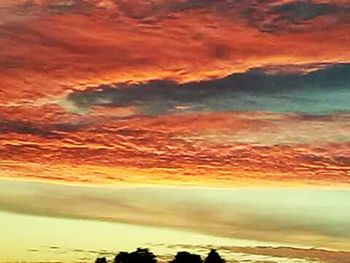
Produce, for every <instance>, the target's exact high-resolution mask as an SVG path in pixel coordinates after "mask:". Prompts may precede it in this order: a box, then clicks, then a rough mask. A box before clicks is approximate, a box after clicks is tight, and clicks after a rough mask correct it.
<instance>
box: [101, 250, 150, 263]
mask: <svg viewBox="0 0 350 263" xmlns="http://www.w3.org/2000/svg"><path fill="white" fill-rule="evenodd" d="M96 263H97V262H96ZM99 263H102V262H99ZM114 263H157V259H156V256H155V255H154V254H153V253H152V252H150V251H149V250H148V249H147V248H138V249H137V250H136V251H134V252H131V253H128V252H120V253H119V254H118V255H117V256H116V257H115V258H114Z"/></svg>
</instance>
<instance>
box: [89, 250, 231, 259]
mask: <svg viewBox="0 0 350 263" xmlns="http://www.w3.org/2000/svg"><path fill="white" fill-rule="evenodd" d="M107 262H108V260H107V258H106V257H98V258H97V259H96V261H95V263H107ZM156 262H157V256H156V255H154V254H153V253H152V252H151V251H150V250H149V249H147V248H138V249H136V250H135V251H133V252H130V253H129V252H123V251H121V252H119V253H118V254H117V255H116V256H115V258H114V260H113V263H156ZM224 262H225V259H223V258H222V257H221V256H220V255H219V253H218V252H217V251H216V250H215V249H211V250H210V252H209V253H208V255H207V257H206V258H205V259H204V260H203V259H202V257H201V256H200V255H197V254H194V253H190V252H187V251H179V252H177V254H176V255H175V257H174V258H173V259H172V260H171V261H170V262H169V263H224Z"/></svg>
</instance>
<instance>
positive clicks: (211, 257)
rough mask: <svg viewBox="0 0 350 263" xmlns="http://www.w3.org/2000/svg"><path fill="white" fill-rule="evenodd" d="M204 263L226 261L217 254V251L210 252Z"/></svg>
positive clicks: (222, 262)
mask: <svg viewBox="0 0 350 263" xmlns="http://www.w3.org/2000/svg"><path fill="white" fill-rule="evenodd" d="M204 263H225V260H224V259H223V258H222V257H221V256H220V255H219V253H218V252H216V250H215V249H212V250H210V252H209V254H208V256H207V258H206V259H205V260H204Z"/></svg>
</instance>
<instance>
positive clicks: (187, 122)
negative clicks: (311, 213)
mask: <svg viewBox="0 0 350 263" xmlns="http://www.w3.org/2000/svg"><path fill="white" fill-rule="evenodd" d="M0 7H1V11H0V12H1V17H2V19H1V21H0V50H1V51H0V70H1V75H0V83H1V84H0V110H1V113H0V131H1V134H0V147H1V151H0V156H1V161H0V167H1V172H0V175H1V176H3V177H13V178H26V179H34V180H41V179H45V180H54V181H56V180H59V181H67V182H73V183H74V182H86V181H87V182H91V183H94V182H96V183H103V182H109V183H120V182H137V183H141V184H143V183H157V184H158V183H162V182H166V184H168V183H170V184H172V183H182V182H183V183H190V184H192V183H194V184H197V182H198V181H199V184H201V185H206V184H210V185H212V184H214V185H219V184H220V185H221V184H222V183H224V184H226V183H229V184H230V185H231V186H235V185H246V184H248V185H250V184H253V185H257V184H259V185H261V184H262V185H264V184H267V185H270V184H283V185H284V184H286V185H310V184H311V185H318V186H320V185H328V184H332V185H333V184H334V185H341V186H346V185H348V184H349V182H350V181H349V173H350V170H349V169H350V168H349V156H350V152H349V151H350V147H349V143H350V137H349V134H350V133H349V131H350V121H349V115H348V111H347V110H348V108H349V104H348V103H347V101H346V98H349V89H348V87H349V82H348V81H349V67H350V66H349V65H348V64H347V63H349V60H350V49H349V37H348V36H349V35H350V27H349V15H348V14H349V8H350V7H349V5H348V3H347V2H346V1H340V0H339V1H265V2H261V3H260V2H259V4H257V1H254V0H250V1H195V0H162V1H155V0H154V1H126V0H119V1H118V0H115V1H102V0H95V1H84V0H74V1H57V0H46V1H34V0H33V1H29V0H25V1H4V0H2V1H0ZM259 72H260V73H259ZM339 72H342V74H343V75H342V79H341V80H339V81H338V80H336V78H337V74H340V73H339ZM258 73H259V74H260V75H259V76H256V75H255V74H258ZM332 74H333V75H332ZM227 76H228V77H227ZM325 78H326V79H327V81H324V79H325ZM268 81H272V83H273V84H272V85H270V86H271V87H272V86H273V87H272V88H271V87H269V86H268V85H266V84H264V82H268ZM259 83H262V85H263V87H259ZM300 83H302V85H304V88H303V89H301V88H300V87H299V85H300ZM264 85H265V86H266V87H265V86H264ZM196 86H197V87H196ZM229 86H232V88H231V89H230V88H229ZM219 93H222V94H223V95H222V96H220V95H218V94H219ZM260 94H262V95H260ZM301 103H302V105H301ZM152 105H153V106H152ZM335 105H338V106H335ZM135 169H137V170H138V171H137V174H139V175H140V176H136V175H133V171H134V170H135ZM97 170H98V171H97ZM68 174H70V176H67V175H68ZM83 174H86V175H83ZM121 174H125V176H124V175H121Z"/></svg>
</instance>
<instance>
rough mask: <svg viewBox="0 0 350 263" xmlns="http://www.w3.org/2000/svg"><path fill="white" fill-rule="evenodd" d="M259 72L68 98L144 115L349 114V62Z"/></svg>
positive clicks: (111, 88) (109, 88)
mask: <svg viewBox="0 0 350 263" xmlns="http://www.w3.org/2000/svg"><path fill="white" fill-rule="evenodd" d="M288 69H289V68H285V67H282V68H279V69H278V70H277V71H276V70H272V69H271V68H258V69H252V70H249V71H248V72H246V73H239V74H233V75H230V76H228V77H226V78H223V79H216V80H209V81H199V82H191V83H185V84H178V83H176V82H174V81H169V80H154V81H149V82H146V83H140V84H128V83H122V84H111V85H102V86H99V87H92V88H89V89H87V90H85V91H79V92H74V93H72V94H70V95H69V96H68V98H67V100H68V101H69V102H71V103H73V104H74V105H75V106H76V107H78V108H79V109H80V110H81V111H84V110H88V109H89V108H90V107H91V106H94V105H95V106H96V105H98V106H105V107H128V106H134V107H138V108H139V109H140V110H141V111H142V112H143V113H145V114H148V115H159V114H169V113H174V112H183V111H185V112H186V111H188V112H206V111H209V112H221V111H272V112H297V113H302V114H313V115H323V114H330V113H334V112H344V111H345V112H346V111H348V110H350V104H349V103H348V101H349V100H350V64H337V65H328V66H324V67H323V68H320V69H318V70H315V71H312V72H303V71H300V72H295V71H292V72H288Z"/></svg>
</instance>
